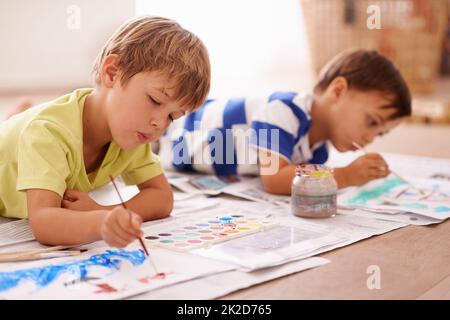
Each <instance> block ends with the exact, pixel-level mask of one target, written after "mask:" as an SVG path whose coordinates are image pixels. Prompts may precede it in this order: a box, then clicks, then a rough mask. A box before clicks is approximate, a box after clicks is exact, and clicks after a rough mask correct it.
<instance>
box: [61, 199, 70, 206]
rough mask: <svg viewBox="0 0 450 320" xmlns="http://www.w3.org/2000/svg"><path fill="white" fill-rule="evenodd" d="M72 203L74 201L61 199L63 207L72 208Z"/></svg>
mask: <svg viewBox="0 0 450 320" xmlns="http://www.w3.org/2000/svg"><path fill="white" fill-rule="evenodd" d="M72 203H73V201H69V200H63V201H61V207H63V208H70V206H71V205H72Z"/></svg>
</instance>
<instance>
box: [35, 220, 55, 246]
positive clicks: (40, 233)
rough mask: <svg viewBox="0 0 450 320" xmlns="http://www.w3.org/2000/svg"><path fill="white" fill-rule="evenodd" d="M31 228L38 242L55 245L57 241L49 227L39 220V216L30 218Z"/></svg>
mask: <svg viewBox="0 0 450 320" xmlns="http://www.w3.org/2000/svg"><path fill="white" fill-rule="evenodd" d="M29 221H30V226H31V230H32V231H33V235H34V238H35V239H36V241H37V242H39V243H40V244H42V245H46V246H54V245H57V243H55V242H54V240H53V239H52V237H51V235H50V234H49V232H48V228H46V227H45V226H44V225H43V223H41V222H40V221H39V218H38V217H34V218H33V219H30V220H29Z"/></svg>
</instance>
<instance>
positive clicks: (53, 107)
mask: <svg viewBox="0 0 450 320" xmlns="http://www.w3.org/2000/svg"><path fill="white" fill-rule="evenodd" d="M91 92H92V89H77V90H75V91H73V92H71V93H69V94H66V95H64V96H61V97H59V98H56V99H54V100H52V101H48V102H45V103H42V104H40V105H37V106H35V107H32V108H30V109H28V110H27V111H25V112H23V114H20V115H19V117H18V119H17V121H18V122H20V123H21V124H22V127H23V131H25V130H27V129H31V128H36V127H38V128H39V127H41V128H44V127H45V128H46V129H48V130H51V131H56V132H60V133H61V134H69V135H71V136H74V137H79V138H81V137H82V111H83V106H84V101H85V99H86V97H87V96H88V95H89V94H90V93H91Z"/></svg>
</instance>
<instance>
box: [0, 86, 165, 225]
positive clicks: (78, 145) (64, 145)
mask: <svg viewBox="0 0 450 320" xmlns="http://www.w3.org/2000/svg"><path fill="white" fill-rule="evenodd" d="M92 90H93V89H79V90H75V91H74V92H72V93H70V94H67V95H65V96H63V97H60V98H58V99H56V100H54V101H50V102H48V103H44V104H41V105H38V106H35V107H33V108H30V109H28V110H27V111H24V112H22V113H20V114H18V115H15V116H14V117H12V118H10V119H9V120H7V121H5V122H2V123H0V216H4V217H12V218H26V217H27V216H28V210H27V202H26V192H25V190H27V189H35V188H36V189H45V190H51V191H54V192H56V193H58V194H59V195H60V196H61V197H62V196H63V194H64V192H65V191H66V189H75V190H79V191H83V192H89V191H92V190H94V189H97V188H100V187H102V186H104V185H106V184H107V183H108V182H110V180H109V175H110V174H111V175H112V176H113V177H117V176H119V175H120V176H121V177H122V179H123V180H124V182H125V183H126V184H134V185H137V184H140V183H142V182H144V181H146V180H149V179H151V178H153V177H156V176H157V175H160V174H162V173H163V170H162V168H161V165H160V163H159V159H158V157H157V156H156V155H154V154H152V152H151V147H150V145H149V144H145V145H140V146H139V147H137V148H135V149H133V150H122V149H120V147H119V146H118V145H117V144H116V143H115V142H114V141H112V142H111V143H110V145H109V148H108V151H107V153H106V155H105V158H104V159H103V162H102V164H101V165H100V166H99V168H97V170H96V171H94V172H91V173H89V174H87V173H86V169H85V166H84V159H83V106H84V101H85V99H86V97H87V96H88V95H89V94H90V93H91V92H92Z"/></svg>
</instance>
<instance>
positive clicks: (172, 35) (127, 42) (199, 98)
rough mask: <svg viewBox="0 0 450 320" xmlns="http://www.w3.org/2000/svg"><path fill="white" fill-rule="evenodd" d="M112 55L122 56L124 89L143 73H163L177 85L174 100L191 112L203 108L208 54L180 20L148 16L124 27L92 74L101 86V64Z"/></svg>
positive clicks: (119, 62) (99, 58)
mask: <svg viewBox="0 0 450 320" xmlns="http://www.w3.org/2000/svg"><path fill="white" fill-rule="evenodd" d="M110 54H117V55H118V67H119V68H120V69H121V71H122V78H121V80H120V81H121V84H122V85H123V86H125V85H126V84H127V82H128V81H129V80H130V79H131V78H132V77H133V76H134V75H135V74H137V73H139V72H146V71H156V72H160V73H161V74H163V75H164V76H166V77H167V78H168V80H169V81H170V82H171V83H174V85H175V86H174V88H173V89H175V96H174V97H173V98H174V99H175V100H176V101H179V102H180V103H181V105H182V106H184V107H187V108H188V109H189V110H190V111H193V110H195V109H197V108H198V107H199V106H201V105H202V103H203V102H204V101H205V99H206V96H207V94H208V92H209V88H210V81H211V66H210V62H209V57H208V51H207V50H206V47H205V46H204V44H203V42H202V41H201V40H200V39H199V38H198V37H197V36H196V35H194V34H193V33H191V32H189V31H188V30H185V29H183V28H182V27H181V26H180V25H179V24H178V23H177V22H176V21H173V20H170V19H166V18H161V17H149V16H144V17H139V18H136V19H133V20H130V21H128V22H126V23H125V24H124V25H122V26H121V27H120V28H119V29H118V30H117V31H116V32H115V33H114V34H113V35H112V37H111V38H110V39H109V40H108V41H107V42H106V44H105V46H104V47H103V49H102V51H101V52H100V54H99V56H98V57H97V59H96V61H95V64H94V67H93V70H92V73H93V76H94V81H95V83H96V84H97V85H99V84H100V83H101V76H100V68H101V65H102V63H103V61H104V59H105V57H106V56H108V55H110Z"/></svg>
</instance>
